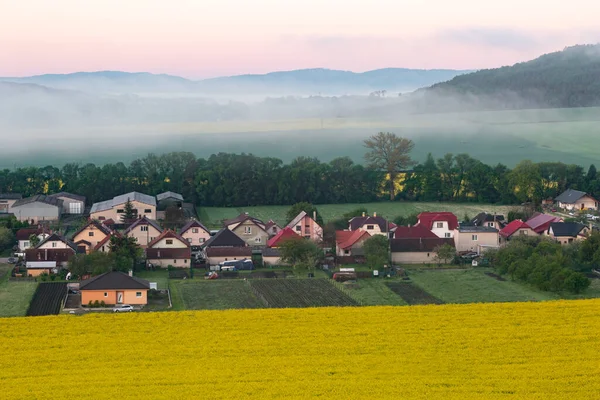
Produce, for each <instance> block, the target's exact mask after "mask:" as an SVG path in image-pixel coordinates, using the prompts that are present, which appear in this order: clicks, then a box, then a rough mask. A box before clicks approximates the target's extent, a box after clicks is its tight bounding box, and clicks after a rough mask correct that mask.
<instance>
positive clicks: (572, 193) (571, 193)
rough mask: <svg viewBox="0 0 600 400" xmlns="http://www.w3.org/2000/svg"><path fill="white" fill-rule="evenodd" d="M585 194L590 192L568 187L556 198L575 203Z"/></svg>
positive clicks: (560, 200)
mask: <svg viewBox="0 0 600 400" xmlns="http://www.w3.org/2000/svg"><path fill="white" fill-rule="evenodd" d="M584 196H588V194H587V193H586V192H582V191H579V190H573V189H567V190H565V191H564V192H562V193H561V194H560V195H559V196H558V197H557V198H556V199H554V200H556V201H559V202H561V203H567V204H573V203H575V202H576V201H577V200H579V199H581V198H582V197H584ZM590 197H591V196H590Z"/></svg>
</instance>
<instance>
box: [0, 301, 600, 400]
mask: <svg viewBox="0 0 600 400" xmlns="http://www.w3.org/2000/svg"><path fill="white" fill-rule="evenodd" d="M599 360H600V300H580V301H557V302H544V303H505V304H470V305H442V306H415V307H363V308H351V307H348V308H320V309H313V308H309V309H263V310H229V311H195V312H164V313H131V314H122V315H112V314H91V315H86V316H82V317H75V316H68V315H62V316H48V317H29V318H4V319H0V384H1V387H0V397H1V398H2V399H17V398H24V399H34V398H72V399H143V398H146V399H147V398H151V399H187V398H195V399H229V398H264V399H273V398H279V399H307V398H313V397H320V398H323V399H332V398H335V399H353V398H364V399H383V398H389V399H412V398H415V399H417V398H418V399H436V398H443V399H469V398H486V399H495V398H511V399H521V398H537V399H594V398H600V379H599V378H598V377H599V376H600V361H599Z"/></svg>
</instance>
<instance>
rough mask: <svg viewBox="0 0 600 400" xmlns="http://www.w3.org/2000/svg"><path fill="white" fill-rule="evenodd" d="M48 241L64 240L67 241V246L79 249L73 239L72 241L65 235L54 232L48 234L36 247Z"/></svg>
mask: <svg viewBox="0 0 600 400" xmlns="http://www.w3.org/2000/svg"><path fill="white" fill-rule="evenodd" d="M47 242H63V243H65V244H66V245H67V246H69V247H70V248H72V249H73V250H77V245H76V244H75V243H73V242H72V241H70V240H69V239H66V238H65V237H63V236H60V235H59V234H57V233H53V234H51V235H50V236H48V237H47V238H46V239H44V240H42V241H41V242H40V243H39V244H38V245H37V246H36V249H37V248H38V247H40V246H42V245H43V244H45V243H47Z"/></svg>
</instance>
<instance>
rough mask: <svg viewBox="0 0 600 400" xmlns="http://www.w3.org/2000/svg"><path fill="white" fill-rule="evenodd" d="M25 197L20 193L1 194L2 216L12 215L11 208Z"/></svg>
mask: <svg viewBox="0 0 600 400" xmlns="http://www.w3.org/2000/svg"><path fill="white" fill-rule="evenodd" d="M22 198H23V196H22V195H21V194H19V193H0V214H8V213H12V211H11V208H12V206H13V204H15V203H16V202H17V200H21V199H22Z"/></svg>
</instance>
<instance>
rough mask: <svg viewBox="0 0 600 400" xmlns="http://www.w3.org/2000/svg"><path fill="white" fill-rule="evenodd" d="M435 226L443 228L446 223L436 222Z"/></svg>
mask: <svg viewBox="0 0 600 400" xmlns="http://www.w3.org/2000/svg"><path fill="white" fill-rule="evenodd" d="M435 227H436V228H443V227H444V223H443V222H436V223H435Z"/></svg>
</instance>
